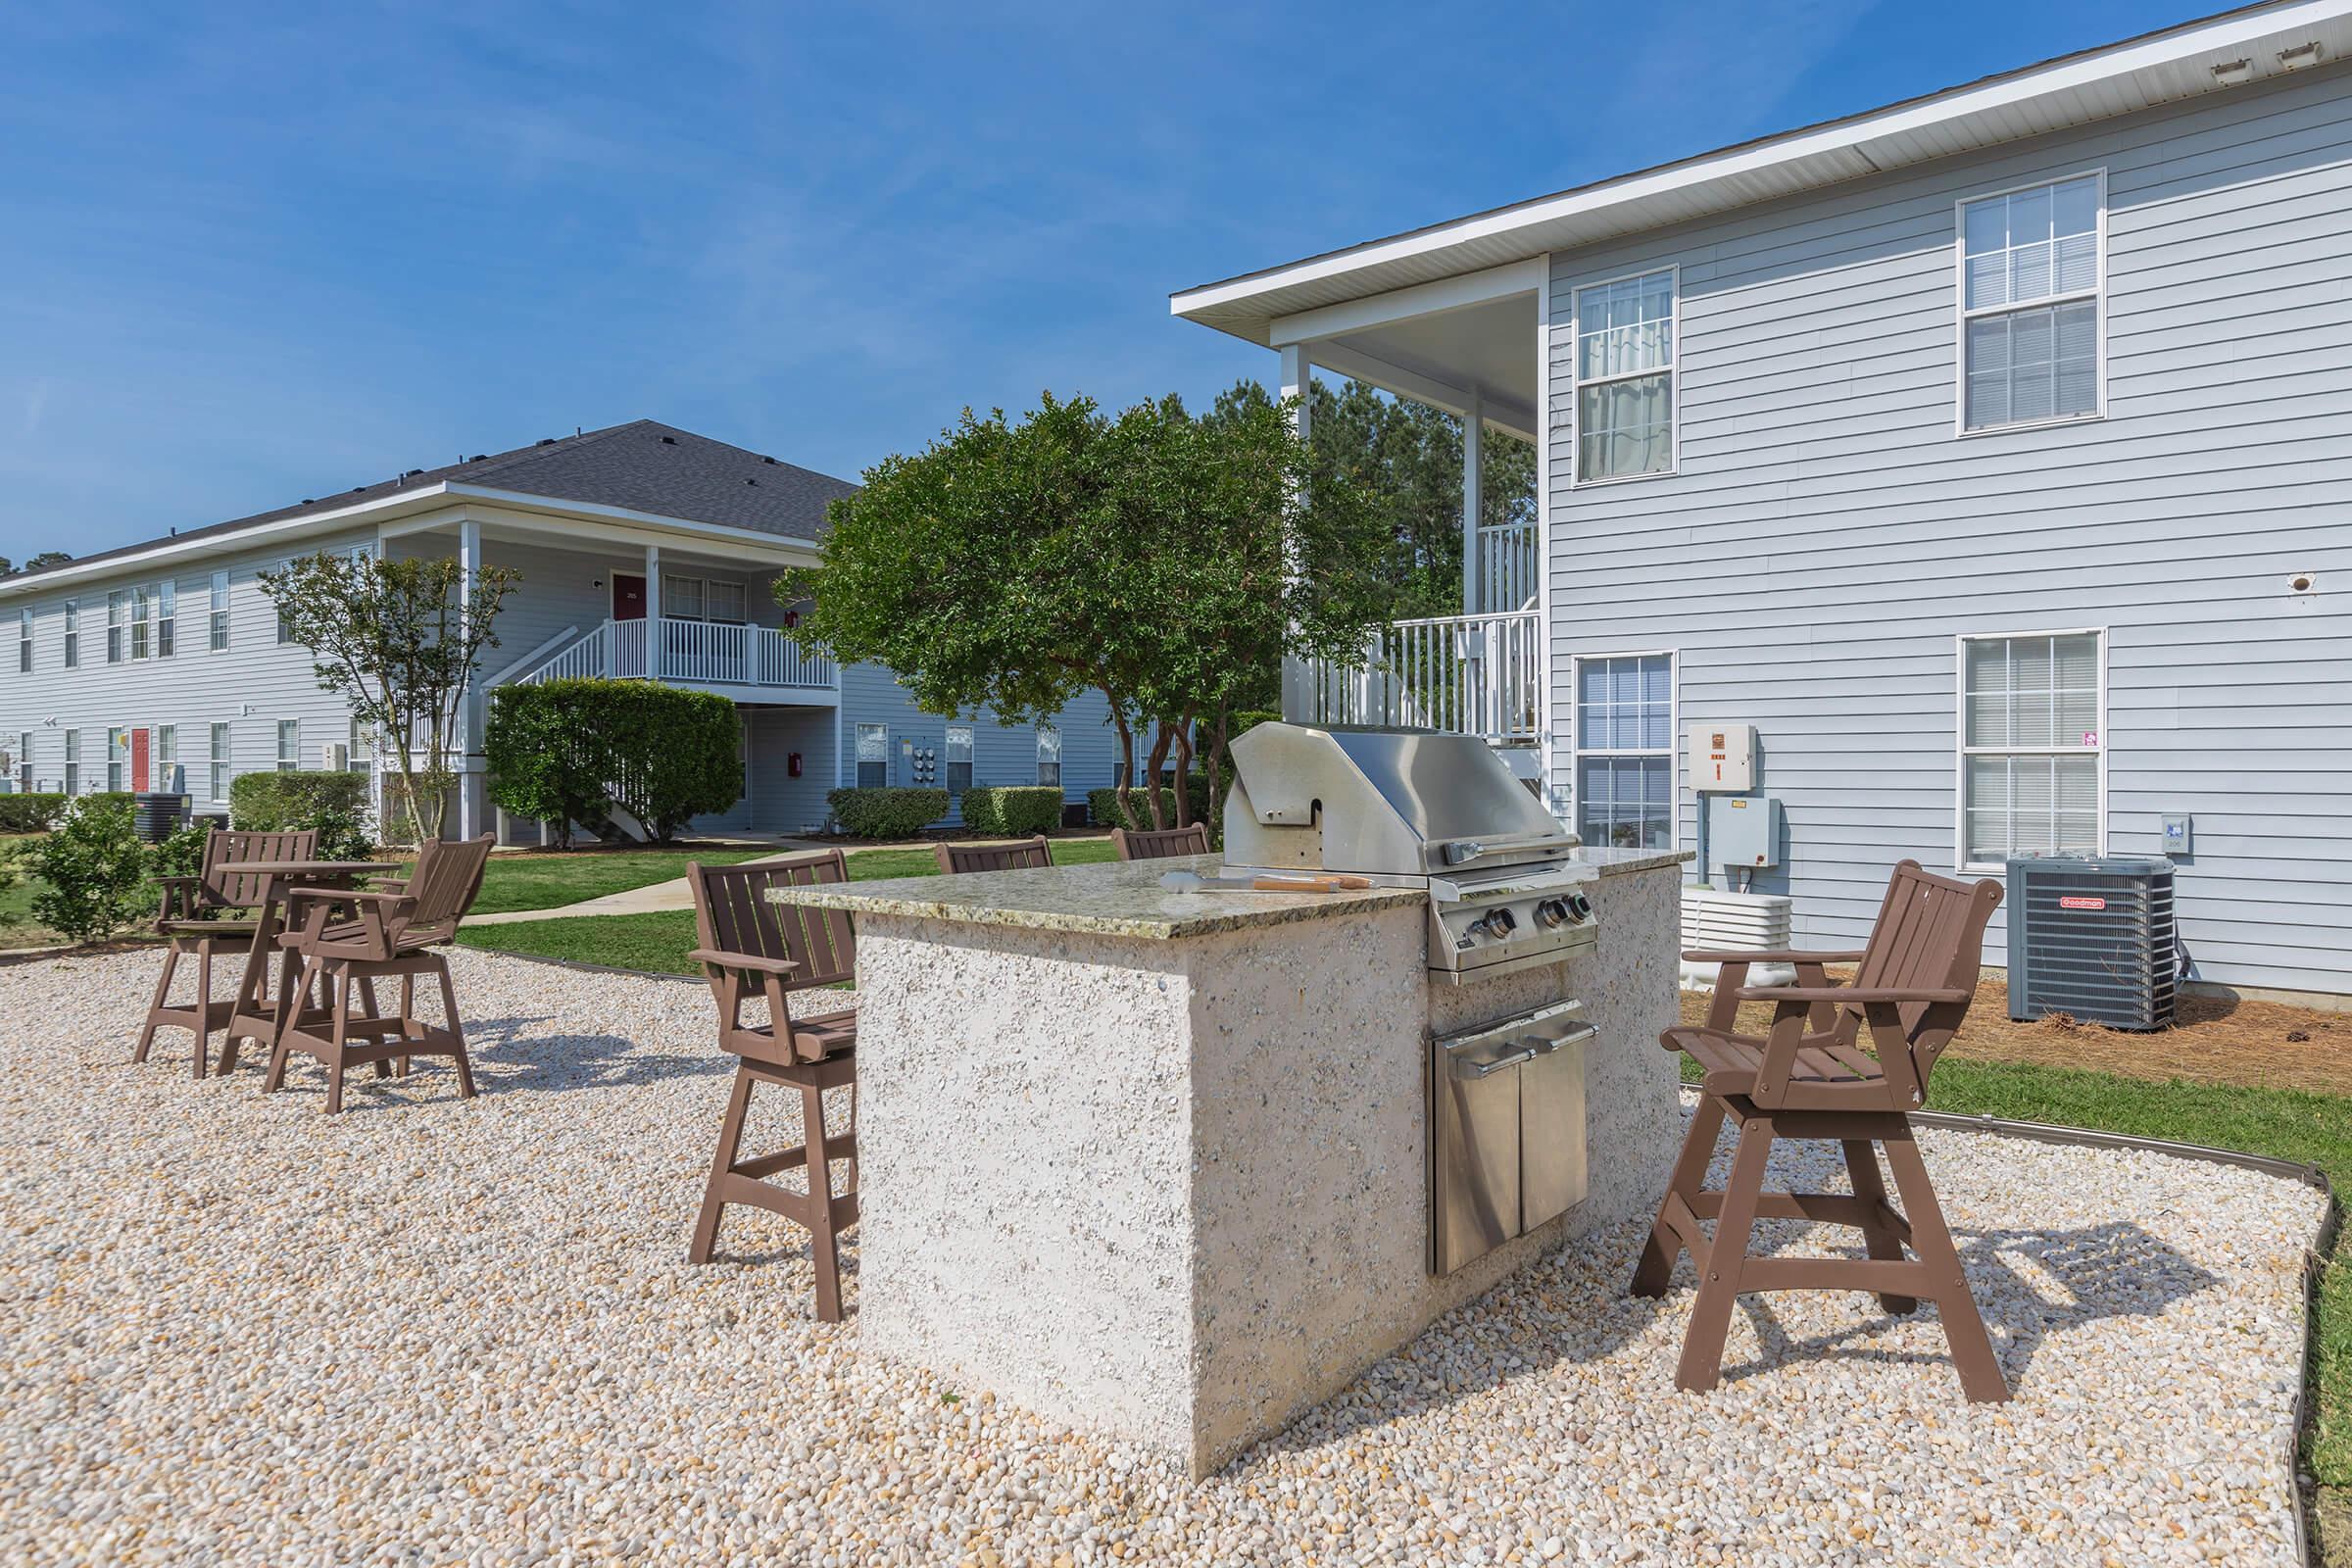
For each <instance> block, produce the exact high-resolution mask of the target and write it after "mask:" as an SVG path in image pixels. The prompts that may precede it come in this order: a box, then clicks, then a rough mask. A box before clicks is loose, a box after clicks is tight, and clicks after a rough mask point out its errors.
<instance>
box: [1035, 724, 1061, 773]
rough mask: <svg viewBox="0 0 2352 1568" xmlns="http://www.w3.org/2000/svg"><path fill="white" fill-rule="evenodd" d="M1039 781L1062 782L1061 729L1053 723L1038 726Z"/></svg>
mask: <svg viewBox="0 0 2352 1568" xmlns="http://www.w3.org/2000/svg"><path fill="white" fill-rule="evenodd" d="M1037 781H1038V782H1039V783H1040V784H1053V785H1056V786H1058V785H1059V784H1060V783H1061V731H1059V730H1057V729H1055V728H1054V726H1053V725H1051V724H1040V725H1038V726H1037Z"/></svg>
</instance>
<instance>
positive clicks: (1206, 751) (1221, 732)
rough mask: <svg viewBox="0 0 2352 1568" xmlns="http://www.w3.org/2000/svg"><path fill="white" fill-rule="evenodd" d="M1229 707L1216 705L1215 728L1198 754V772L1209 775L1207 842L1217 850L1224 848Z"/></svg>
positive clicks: (1209, 733) (1223, 704)
mask: <svg viewBox="0 0 2352 1568" xmlns="http://www.w3.org/2000/svg"><path fill="white" fill-rule="evenodd" d="M1228 706H1229V705H1227V704H1225V703H1222V702H1220V703H1218V704H1217V716H1216V721H1215V727H1214V728H1213V729H1211V730H1210V731H1209V732H1208V744H1207V745H1206V746H1205V747H1203V748H1202V749H1201V770H1202V771H1203V772H1205V773H1207V775H1208V842H1209V845H1210V847H1211V848H1213V849H1220V850H1221V849H1223V848H1224V847H1225V730H1226V726H1227V725H1229V724H1230V723H1231V722H1232V720H1231V719H1230V718H1229V717H1228V716H1227V713H1226V710H1227V708H1228Z"/></svg>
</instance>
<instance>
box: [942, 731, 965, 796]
mask: <svg viewBox="0 0 2352 1568" xmlns="http://www.w3.org/2000/svg"><path fill="white" fill-rule="evenodd" d="M941 750H942V751H943V752H944V753H945V754H946V758H947V777H946V780H945V782H946V784H947V786H948V793H949V794H950V795H951V796H955V795H961V794H962V793H963V792H964V791H965V790H968V789H970V788H971V787H972V726H971V725H969V724H950V725H949V726H948V733H947V739H946V744H945V745H944V746H943V747H942V748H941Z"/></svg>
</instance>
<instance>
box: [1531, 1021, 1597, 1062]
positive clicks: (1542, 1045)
mask: <svg viewBox="0 0 2352 1568" xmlns="http://www.w3.org/2000/svg"><path fill="white" fill-rule="evenodd" d="M1598 1033H1600V1031H1599V1029H1597V1028H1595V1027H1594V1026H1593V1025H1592V1024H1585V1025H1583V1026H1581V1027H1579V1028H1575V1029H1571V1030H1569V1031H1568V1032H1567V1033H1566V1034H1564V1035H1562V1036H1560V1038H1559V1039H1557V1040H1538V1041H1534V1042H1531V1043H1532V1044H1533V1045H1534V1046H1535V1049H1536V1054H1538V1055H1542V1056H1548V1055H1550V1054H1552V1053H1553V1052H1555V1051H1557V1050H1559V1049H1560V1048H1561V1047H1562V1046H1581V1045H1583V1044H1584V1043H1585V1042H1586V1041H1588V1040H1590V1039H1592V1038H1593V1036H1594V1035H1596V1034H1598Z"/></svg>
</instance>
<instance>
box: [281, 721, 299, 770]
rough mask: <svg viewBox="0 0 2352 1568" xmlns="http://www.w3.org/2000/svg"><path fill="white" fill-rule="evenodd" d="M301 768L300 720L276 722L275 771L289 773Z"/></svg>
mask: <svg viewBox="0 0 2352 1568" xmlns="http://www.w3.org/2000/svg"><path fill="white" fill-rule="evenodd" d="M301 766H302V720H301V719H299V718H281V719H279V720H278V721H277V770H278V771H279V772H280V773H291V772H294V771H295V770H297V769H298V768H300V767H301Z"/></svg>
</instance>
